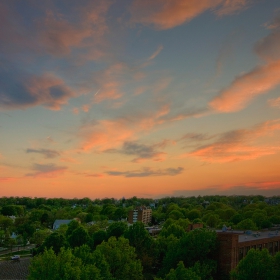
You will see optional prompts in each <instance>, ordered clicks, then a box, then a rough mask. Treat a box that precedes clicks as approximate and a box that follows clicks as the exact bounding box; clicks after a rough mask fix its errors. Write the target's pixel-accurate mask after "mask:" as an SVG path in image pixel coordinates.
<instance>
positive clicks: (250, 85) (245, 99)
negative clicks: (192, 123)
mask: <svg viewBox="0 0 280 280" xmlns="http://www.w3.org/2000/svg"><path fill="white" fill-rule="evenodd" d="M279 83H280V60H277V61H275V62H272V63H269V64H267V65H264V66H259V67H256V68H255V69H253V70H252V71H250V72H248V73H246V74H243V75H241V76H239V77H237V78H236V79H235V80H234V81H233V82H232V84H231V85H230V86H229V87H228V88H226V89H224V90H222V91H221V92H220V94H219V95H218V96H217V97H215V98H214V99H213V100H212V101H211V102H210V103H209V105H210V106H211V107H212V108H213V109H215V110H217V111H220V112H234V111H238V110H241V109H243V108H244V107H245V106H246V105H247V104H248V103H249V102H250V101H251V100H252V99H253V98H254V97H256V96H258V95H260V94H264V93H266V92H267V91H269V90H271V89H273V88H275V87H276V86H277V85H278V84H279Z"/></svg>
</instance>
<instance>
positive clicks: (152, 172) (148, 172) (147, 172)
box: [106, 167, 184, 178]
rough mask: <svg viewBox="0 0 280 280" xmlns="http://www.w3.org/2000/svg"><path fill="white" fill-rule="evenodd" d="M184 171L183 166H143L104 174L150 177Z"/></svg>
mask: <svg viewBox="0 0 280 280" xmlns="http://www.w3.org/2000/svg"><path fill="white" fill-rule="evenodd" d="M183 171H184V168H183V167H177V168H166V169H151V168H149V167H145V168H143V169H141V170H132V171H107V172H106V174H108V175H111V176H123V177H127V178H132V177H151V176H176V175H179V174H181V173H182V172H183Z"/></svg>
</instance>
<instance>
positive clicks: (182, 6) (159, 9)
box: [130, 0, 248, 29]
mask: <svg viewBox="0 0 280 280" xmlns="http://www.w3.org/2000/svg"><path fill="white" fill-rule="evenodd" d="M247 5H248V1H246V0H200V1H196V0H188V1H185V0H168V1H162V0H154V1H149V0H136V1H134V2H133V4H132V6H131V9H130V12H131V16H132V18H131V21H132V22H134V23H141V24H144V25H151V26H153V27H154V28H156V29H170V28H173V27H175V26H179V25H181V24H184V23H185V22H188V21H190V20H192V19H193V18H195V17H197V16H198V15H200V14H202V13H203V12H205V11H207V10H212V11H214V13H215V14H216V15H218V16H224V15H228V14H232V13H235V12H237V11H240V10H243V9H245V8H246V7H247Z"/></svg>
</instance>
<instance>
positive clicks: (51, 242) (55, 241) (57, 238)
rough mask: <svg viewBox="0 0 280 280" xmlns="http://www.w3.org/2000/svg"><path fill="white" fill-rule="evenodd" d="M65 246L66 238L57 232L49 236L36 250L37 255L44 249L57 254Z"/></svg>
mask: <svg viewBox="0 0 280 280" xmlns="http://www.w3.org/2000/svg"><path fill="white" fill-rule="evenodd" d="M65 246H67V243H66V238H65V236H64V235H61V234H59V233H57V232H54V233H52V234H51V235H49V236H48V237H47V238H46V240H45V241H44V243H43V244H42V245H41V246H40V247H39V248H38V250H37V253H41V252H43V251H44V250H45V249H50V248H52V249H53V251H54V253H55V254H58V253H59V251H60V248H62V247H65Z"/></svg>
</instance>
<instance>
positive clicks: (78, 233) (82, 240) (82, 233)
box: [68, 226, 89, 248]
mask: <svg viewBox="0 0 280 280" xmlns="http://www.w3.org/2000/svg"><path fill="white" fill-rule="evenodd" d="M88 240H89V235H88V232H87V231H86V230H85V229H84V228H83V227H82V226H79V227H78V228H76V229H75V230H74V231H73V232H72V234H71V235H70V236H69V237H68V242H69V244H70V246H71V247H72V248H75V247H79V246H82V245H84V244H86V243H87V242H88Z"/></svg>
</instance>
